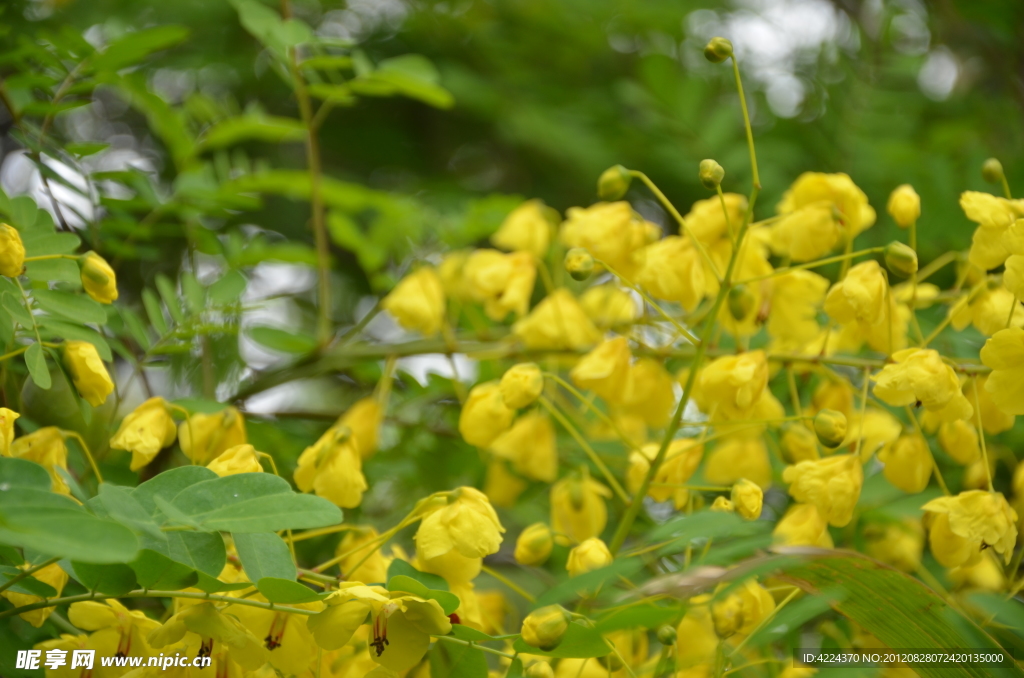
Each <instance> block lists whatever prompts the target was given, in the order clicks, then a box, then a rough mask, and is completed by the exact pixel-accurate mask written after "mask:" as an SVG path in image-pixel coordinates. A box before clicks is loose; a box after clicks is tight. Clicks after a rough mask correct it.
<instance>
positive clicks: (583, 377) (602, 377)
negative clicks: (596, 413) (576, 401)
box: [569, 337, 631, 402]
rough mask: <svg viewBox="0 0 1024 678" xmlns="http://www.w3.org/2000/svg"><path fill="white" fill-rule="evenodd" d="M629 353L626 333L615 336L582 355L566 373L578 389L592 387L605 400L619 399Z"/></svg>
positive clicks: (623, 387)
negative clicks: (623, 335)
mask: <svg viewBox="0 0 1024 678" xmlns="http://www.w3.org/2000/svg"><path fill="white" fill-rule="evenodd" d="M630 357H631V356H630V352H629V342H627V341H626V338H625V337H615V338H614V339H609V340H608V341H605V342H604V343H602V344H600V345H598V347H597V348H595V349H594V350H593V351H591V352H590V353H588V354H586V355H585V356H583V358H581V359H580V361H579V362H578V363H576V366H575V367H573V368H572V371H571V372H570V373H569V376H570V377H571V378H572V381H573V383H574V384H576V385H577V386H578V387H580V388H581V389H584V390H591V391H593V392H594V393H596V394H597V395H599V396H601V397H602V398H603V399H604V400H606V401H608V402H618V401H619V400H620V399H621V398H622V394H623V391H624V389H625V386H626V378H627V377H628V375H629V361H630Z"/></svg>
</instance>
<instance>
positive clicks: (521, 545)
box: [515, 523, 555, 565]
mask: <svg viewBox="0 0 1024 678" xmlns="http://www.w3.org/2000/svg"><path fill="white" fill-rule="evenodd" d="M554 543H555V542H554V535H552V534H551V528H550V527H548V526H547V525H545V524H544V523H534V524H533V525H530V526H529V527H527V528H526V529H525V530H523V531H522V532H520V533H519V539H517V540H516V550H515V559H516V562H517V563H519V564H520V565H541V564H543V563H544V561H545V560H547V559H548V556H550V555H551V548H552V547H553V546H554Z"/></svg>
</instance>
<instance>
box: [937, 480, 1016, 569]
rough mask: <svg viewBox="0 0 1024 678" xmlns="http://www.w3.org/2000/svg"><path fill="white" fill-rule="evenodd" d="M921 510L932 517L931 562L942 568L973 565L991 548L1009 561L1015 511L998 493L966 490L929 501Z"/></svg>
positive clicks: (1014, 536) (1014, 537)
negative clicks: (937, 562)
mask: <svg viewBox="0 0 1024 678" xmlns="http://www.w3.org/2000/svg"><path fill="white" fill-rule="evenodd" d="M922 508H924V510H925V511H929V512H931V513H933V514H935V515H934V517H933V520H932V527H931V531H930V532H929V537H930V540H931V545H932V553H933V554H934V555H935V559H936V560H938V561H939V562H940V563H942V564H943V565H944V566H946V567H957V566H959V565H964V564H967V565H971V564H974V563H976V562H977V559H978V558H979V557H980V556H981V551H982V550H983V549H984V548H988V547H991V548H993V549H995V552H996V553H998V554H999V555H1001V556H1003V558H1004V559H1005V562H1007V563H1009V562H1010V557H1011V556H1012V555H1013V547H1014V544H1015V543H1016V541H1017V512H1016V511H1014V510H1013V509H1012V508H1010V505H1009V504H1008V503H1007V502H1006V498H1005V497H1003V495H1002V494H1000V493H998V492H985V491H983V490H968V491H967V492H961V493H960V494H958V495H956V496H952V497H939V498H938V499H933V500H931V501H930V502H928V503H927V504H925V505H924V506H923V507H922Z"/></svg>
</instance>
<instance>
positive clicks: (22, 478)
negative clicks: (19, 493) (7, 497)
mask: <svg viewBox="0 0 1024 678" xmlns="http://www.w3.org/2000/svg"><path fill="white" fill-rule="evenodd" d="M0 485H4V486H7V487H24V488H28V489H33V490H49V489H50V474H49V473H47V472H46V469H45V468H43V466H42V465H41V464H37V463H36V462H34V461H29V460H27V459H18V458H17V457H0Z"/></svg>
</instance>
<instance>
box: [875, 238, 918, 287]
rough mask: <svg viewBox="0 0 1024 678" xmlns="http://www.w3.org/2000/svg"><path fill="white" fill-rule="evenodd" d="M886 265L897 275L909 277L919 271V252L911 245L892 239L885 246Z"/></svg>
mask: <svg viewBox="0 0 1024 678" xmlns="http://www.w3.org/2000/svg"><path fill="white" fill-rule="evenodd" d="M883 256H884V257H885V267H886V268H888V269H889V271H891V272H892V273H895V274H896V275H899V276H903V277H904V278H909V277H910V276H912V275H914V274H915V273H917V252H915V251H914V250H913V249H911V247H910V246H909V245H906V244H904V243H901V242H899V241H896V240H894V241H892V242H891V243H889V244H888V245H886V246H885V252H884V254H883Z"/></svg>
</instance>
